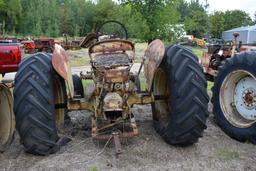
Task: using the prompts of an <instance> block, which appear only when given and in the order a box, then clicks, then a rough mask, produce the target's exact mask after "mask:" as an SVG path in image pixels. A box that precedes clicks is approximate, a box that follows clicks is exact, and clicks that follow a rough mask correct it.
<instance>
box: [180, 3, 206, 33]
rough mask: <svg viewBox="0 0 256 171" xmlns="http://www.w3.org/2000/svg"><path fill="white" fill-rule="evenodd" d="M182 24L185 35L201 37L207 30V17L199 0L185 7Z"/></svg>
mask: <svg viewBox="0 0 256 171" xmlns="http://www.w3.org/2000/svg"><path fill="white" fill-rule="evenodd" d="M187 8H188V9H187V14H186V16H185V20H184V24H185V29H186V32H187V34H191V35H194V36H196V37H203V36H204V35H205V34H206V32H207V29H208V15H207V13H206V10H205V8H204V6H203V5H202V4H200V3H199V0H191V2H190V3H188V5H187Z"/></svg>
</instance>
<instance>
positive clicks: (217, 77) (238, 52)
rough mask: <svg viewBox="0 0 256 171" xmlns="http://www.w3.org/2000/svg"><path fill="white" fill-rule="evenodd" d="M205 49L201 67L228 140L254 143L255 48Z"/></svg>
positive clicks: (219, 46) (223, 46)
mask: <svg viewBox="0 0 256 171" xmlns="http://www.w3.org/2000/svg"><path fill="white" fill-rule="evenodd" d="M233 36H234V41H233V42H232V43H231V44H216V45H211V46H209V47H208V52H207V53H204V55H203V58H202V60H201V64H202V65H203V68H204V73H205V76H206V79H207V80H208V81H211V82H214V86H213V88H212V94H213V97H212V100H211V101H212V103H213V114H214V116H215V120H216V122H217V124H218V125H219V126H220V128H221V129H222V130H223V131H224V132H225V133H226V134H227V135H229V136H230V137H232V138H234V139H236V140H238V141H241V142H251V143H253V144H256V46H255V45H253V44H251V45H243V44H242V42H239V43H237V37H238V36H239V33H234V34H233Z"/></svg>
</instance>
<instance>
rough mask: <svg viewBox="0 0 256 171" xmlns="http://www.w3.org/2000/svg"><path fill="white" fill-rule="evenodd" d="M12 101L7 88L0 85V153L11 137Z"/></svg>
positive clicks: (12, 125) (13, 124) (12, 127)
mask: <svg viewBox="0 0 256 171" xmlns="http://www.w3.org/2000/svg"><path fill="white" fill-rule="evenodd" d="M12 108H13V100H12V95H11V92H10V91H9V90H8V88H7V87H5V86H4V85H2V84H0V151H3V150H4V148H5V146H6V145H8V144H9V143H10V142H11V140H12V137H13V133H14V130H15V119H14V114H13V110H12Z"/></svg>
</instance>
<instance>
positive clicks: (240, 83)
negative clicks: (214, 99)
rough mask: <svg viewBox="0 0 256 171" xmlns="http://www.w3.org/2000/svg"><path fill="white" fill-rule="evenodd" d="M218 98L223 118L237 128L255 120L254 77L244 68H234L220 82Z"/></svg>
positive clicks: (244, 126)
mask: <svg viewBox="0 0 256 171" xmlns="http://www.w3.org/2000/svg"><path fill="white" fill-rule="evenodd" d="M219 100H220V105H221V109H222V112H223V114H224V116H225V118H226V119H227V120H228V121H229V122H230V123H231V124H232V125H233V126H236V127H239V128H247V127H250V126H251V125H252V124H253V123H255V122H256V79H255V77H254V76H253V75H252V74H251V73H249V72H248V71H245V70H236V71H233V72H231V73H230V74H228V75H227V76H226V78H225V79H224V81H223V82H222V85H221V89H220V94H219Z"/></svg>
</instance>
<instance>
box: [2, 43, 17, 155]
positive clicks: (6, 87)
mask: <svg viewBox="0 0 256 171" xmlns="http://www.w3.org/2000/svg"><path fill="white" fill-rule="evenodd" d="M21 51H22V48H21V45H20V44H17V43H0V151H1V152H2V151H4V150H6V148H7V147H8V146H9V145H10V143H11V142H12V139H13V136H14V131H15V116H14V113H13V97H12V93H11V89H12V87H13V82H12V81H10V80H6V79H3V76H4V75H5V74H6V73H9V72H15V71H17V70H18V64H19V63H20V61H21V56H22V53H21Z"/></svg>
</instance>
